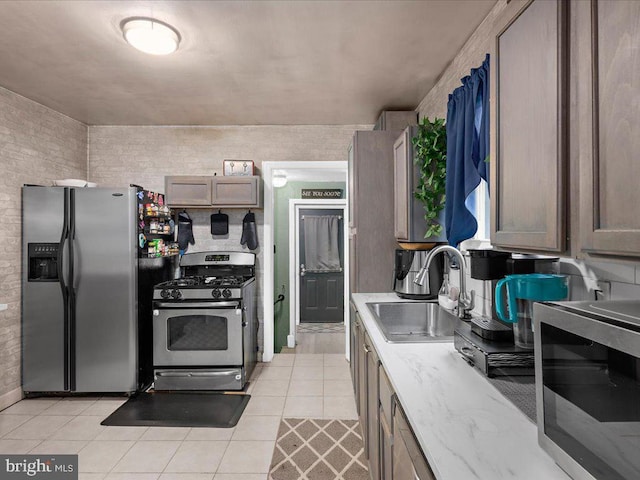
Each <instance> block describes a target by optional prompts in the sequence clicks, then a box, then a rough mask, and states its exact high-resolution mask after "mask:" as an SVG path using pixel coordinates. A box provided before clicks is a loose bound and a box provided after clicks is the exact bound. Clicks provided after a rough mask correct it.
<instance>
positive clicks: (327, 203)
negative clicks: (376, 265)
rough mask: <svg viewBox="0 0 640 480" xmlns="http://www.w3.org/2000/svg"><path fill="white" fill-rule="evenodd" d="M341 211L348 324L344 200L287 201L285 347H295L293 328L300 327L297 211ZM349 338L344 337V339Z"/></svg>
mask: <svg viewBox="0 0 640 480" xmlns="http://www.w3.org/2000/svg"><path fill="white" fill-rule="evenodd" d="M302 209H305V210H306V209H309V210H326V209H332V210H342V230H343V235H342V258H343V260H342V263H343V267H342V274H343V276H344V279H343V284H344V302H343V303H344V310H343V317H342V321H343V323H344V325H345V331H346V325H347V323H348V322H347V318H348V313H349V286H348V285H347V283H348V282H347V278H349V257H348V254H349V251H348V249H349V235H348V234H347V233H348V232H347V225H348V223H347V215H348V214H349V212H348V209H349V208H348V205H347V200H346V199H340V200H337V199H335V200H334V199H323V200H308V199H304V198H291V199H289V254H291V252H294V255H293V261H292V262H289V296H290V297H291V298H290V300H289V335H287V346H288V347H289V348H294V347H295V346H296V326H298V325H300V276H299V275H298V265H300V241H299V240H300V219H299V216H300V215H299V214H300V210H302ZM348 339H349V337H347V340H348Z"/></svg>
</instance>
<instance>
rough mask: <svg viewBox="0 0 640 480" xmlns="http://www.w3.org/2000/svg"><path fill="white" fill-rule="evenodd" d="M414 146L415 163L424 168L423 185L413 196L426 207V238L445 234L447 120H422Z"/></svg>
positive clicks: (420, 183) (422, 172)
mask: <svg viewBox="0 0 640 480" xmlns="http://www.w3.org/2000/svg"><path fill="white" fill-rule="evenodd" d="M411 142H412V143H413V151H414V158H413V161H414V162H415V163H416V165H418V166H419V167H420V181H419V182H418V185H417V187H416V189H415V191H414V192H413V195H414V196H415V198H417V199H418V200H420V201H421V202H422V203H423V205H424V210H425V214H424V219H425V220H426V222H427V233H426V234H425V235H424V237H425V238H428V237H433V236H438V235H440V234H441V233H442V225H441V224H440V223H439V222H438V215H440V212H441V211H442V209H443V208H444V200H445V186H446V178H447V129H446V127H445V125H444V118H435V119H434V120H433V122H431V121H430V120H429V118H427V117H425V118H423V119H422V123H420V124H419V125H418V131H417V133H416V136H415V137H413V138H412V139H411Z"/></svg>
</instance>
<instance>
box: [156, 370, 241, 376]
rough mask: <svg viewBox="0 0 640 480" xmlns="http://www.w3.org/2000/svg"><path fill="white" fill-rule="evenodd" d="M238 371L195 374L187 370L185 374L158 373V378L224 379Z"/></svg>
mask: <svg viewBox="0 0 640 480" xmlns="http://www.w3.org/2000/svg"><path fill="white" fill-rule="evenodd" d="M236 373H238V370H218V371H215V372H194V371H192V370H187V371H185V372H156V376H158V377H223V376H229V375H235V374H236Z"/></svg>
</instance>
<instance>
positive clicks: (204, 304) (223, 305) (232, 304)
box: [154, 302, 240, 310]
mask: <svg viewBox="0 0 640 480" xmlns="http://www.w3.org/2000/svg"><path fill="white" fill-rule="evenodd" d="M154 305H155V308H207V309H211V310H217V309H222V308H226V309H229V308H240V302H189V303H186V302H175V303H170V302H156V303H155V304H154Z"/></svg>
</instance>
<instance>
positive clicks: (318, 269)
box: [298, 209, 344, 323]
mask: <svg viewBox="0 0 640 480" xmlns="http://www.w3.org/2000/svg"><path fill="white" fill-rule="evenodd" d="M298 215H299V218H298V220H299V225H300V232H299V235H298V242H299V248H300V264H299V265H298V275H299V276H300V292H299V294H300V322H304V323H339V322H343V321H344V268H343V266H344V248H343V244H344V219H343V217H342V209H322V210H321V209H300V210H299V214H298Z"/></svg>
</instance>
